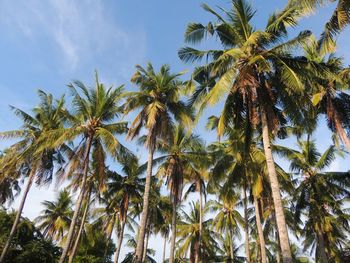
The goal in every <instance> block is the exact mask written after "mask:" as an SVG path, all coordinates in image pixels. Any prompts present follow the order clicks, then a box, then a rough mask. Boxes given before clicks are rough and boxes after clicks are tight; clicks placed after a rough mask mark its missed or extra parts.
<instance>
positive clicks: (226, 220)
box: [207, 191, 244, 262]
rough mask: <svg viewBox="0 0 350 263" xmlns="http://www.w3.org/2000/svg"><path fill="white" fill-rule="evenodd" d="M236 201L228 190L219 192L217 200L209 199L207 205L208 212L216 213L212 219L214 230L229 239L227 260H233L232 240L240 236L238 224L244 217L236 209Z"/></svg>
mask: <svg viewBox="0 0 350 263" xmlns="http://www.w3.org/2000/svg"><path fill="white" fill-rule="evenodd" d="M237 203H238V196H237V195H235V194H234V193H232V191H231V192H230V191H229V192H226V193H221V194H220V195H219V200H210V201H209V202H208V203H207V205H208V208H209V210H210V212H214V213H216V215H215V217H214V219H213V227H214V230H215V231H216V232H218V233H220V234H225V233H226V235H227V238H228V240H230V241H231V242H230V244H229V247H230V250H229V252H230V253H229V255H230V256H229V259H230V260H229V261H228V262H234V260H235V253H234V250H235V246H234V243H233V240H234V238H235V237H238V238H239V239H240V238H241V234H240V230H239V226H244V218H243V217H242V216H241V214H240V213H239V212H238V211H237V210H236V208H237Z"/></svg>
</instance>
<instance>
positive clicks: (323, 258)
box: [315, 233, 328, 263]
mask: <svg viewBox="0 0 350 263" xmlns="http://www.w3.org/2000/svg"><path fill="white" fill-rule="evenodd" d="M317 239H318V242H317V243H318V244H317V247H318V249H317V250H318V251H317V252H318V253H317V254H318V255H317V258H316V259H315V260H316V261H317V262H318V260H319V262H320V263H327V262H328V257H327V254H326V247H325V244H324V238H323V235H322V233H317Z"/></svg>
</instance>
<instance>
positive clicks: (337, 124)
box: [304, 38, 350, 151]
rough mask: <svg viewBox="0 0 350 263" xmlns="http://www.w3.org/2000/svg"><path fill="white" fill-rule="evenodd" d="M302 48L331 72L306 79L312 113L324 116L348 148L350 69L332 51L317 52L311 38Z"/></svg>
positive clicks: (307, 54) (349, 144)
mask: <svg viewBox="0 0 350 263" xmlns="http://www.w3.org/2000/svg"><path fill="white" fill-rule="evenodd" d="M304 50H305V56H306V57H307V58H308V59H309V60H312V61H315V62H317V63H322V64H324V65H325V66H326V67H327V68H328V69H329V71H330V72H331V73H332V76H331V77H330V76H319V77H318V78H313V80H312V81H308V82H307V87H308V93H310V94H309V95H310V97H311V102H312V105H313V106H315V110H316V112H317V113H320V114H323V115H324V116H325V117H326V120H327V124H328V127H329V128H330V130H331V131H332V132H335V133H336V134H337V135H338V136H339V138H340V139H341V141H342V142H343V143H344V144H345V145H346V147H347V148H348V151H350V141H349V138H348V136H347V133H346V130H349V128H350V127H349V123H350V108H349V106H348V105H349V104H350V96H349V95H348V94H347V92H346V90H347V89H348V87H349V84H350V68H349V67H345V66H344V62H343V59H342V58H340V57H337V56H336V55H335V54H329V55H322V54H320V53H319V52H318V51H317V42H316V40H315V39H314V38H313V39H312V41H310V43H309V44H308V45H307V46H304ZM315 119H317V118H315ZM314 121H315V120H314Z"/></svg>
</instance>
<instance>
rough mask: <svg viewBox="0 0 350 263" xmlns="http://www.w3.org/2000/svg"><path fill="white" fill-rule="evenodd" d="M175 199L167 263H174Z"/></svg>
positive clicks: (175, 201) (174, 200)
mask: <svg viewBox="0 0 350 263" xmlns="http://www.w3.org/2000/svg"><path fill="white" fill-rule="evenodd" d="M176 199H177V197H176V196H174V198H173V215H172V219H171V241H170V258H169V263H174V260H175V242H176V208H177V200H176Z"/></svg>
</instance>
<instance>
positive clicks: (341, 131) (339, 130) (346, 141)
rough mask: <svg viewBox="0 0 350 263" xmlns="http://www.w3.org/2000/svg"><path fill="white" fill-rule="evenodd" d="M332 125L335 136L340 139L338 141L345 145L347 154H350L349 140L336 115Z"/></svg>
mask: <svg viewBox="0 0 350 263" xmlns="http://www.w3.org/2000/svg"><path fill="white" fill-rule="evenodd" d="M334 124H335V128H336V130H337V134H338V136H339V138H340V140H341V141H342V142H343V143H344V144H345V147H346V148H347V150H348V152H349V153H350V140H349V137H348V135H347V134H346V132H345V130H344V128H343V126H342V124H341V123H340V121H339V119H338V117H337V115H336V116H335V118H334Z"/></svg>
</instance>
